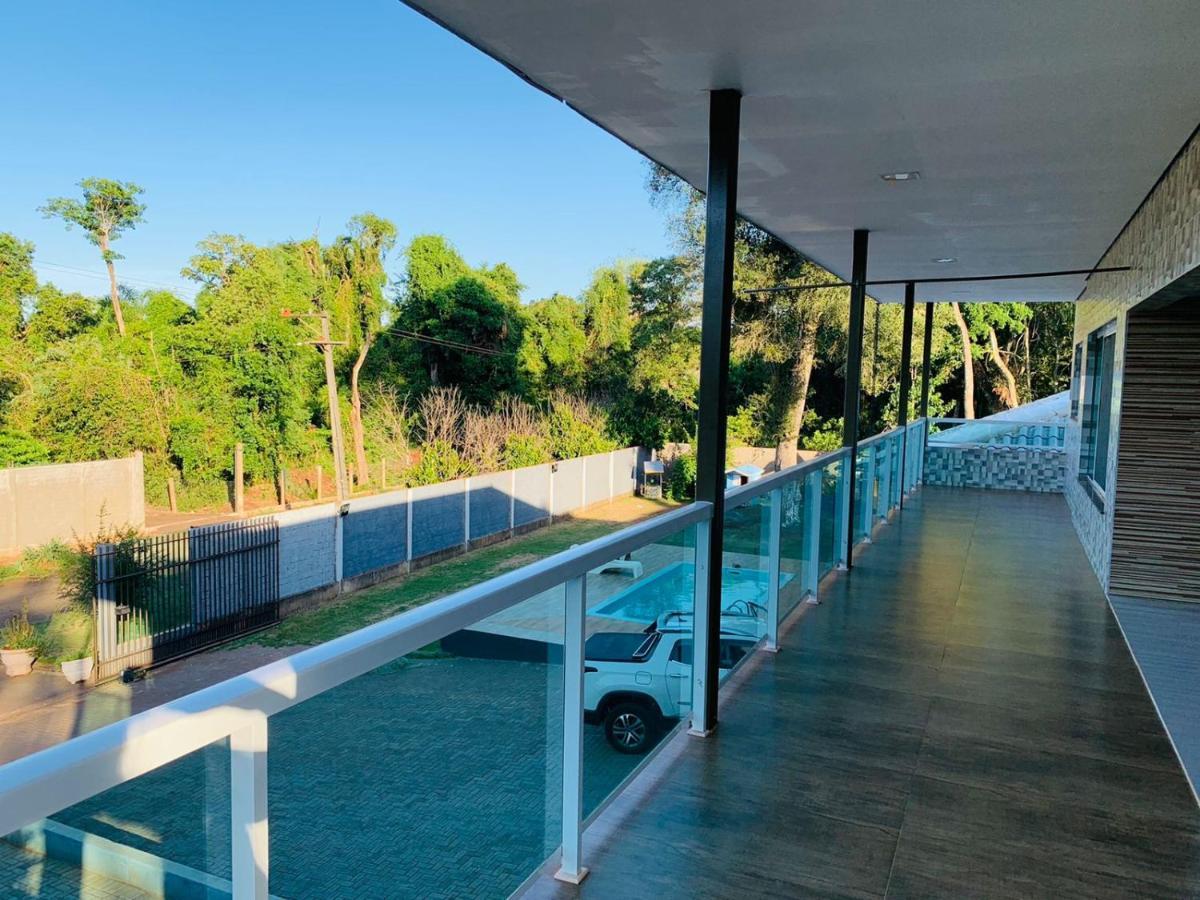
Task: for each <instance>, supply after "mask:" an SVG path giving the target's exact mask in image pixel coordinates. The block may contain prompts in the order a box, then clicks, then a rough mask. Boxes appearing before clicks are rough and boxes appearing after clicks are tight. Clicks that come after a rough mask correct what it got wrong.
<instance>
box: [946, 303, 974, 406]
mask: <svg viewBox="0 0 1200 900" xmlns="http://www.w3.org/2000/svg"><path fill="white" fill-rule="evenodd" d="M950 308H951V309H952V310H953V311H954V323H955V325H957V326H958V333H959V339H960V340H961V342H962V373H963V418H965V419H973V418H975V357H974V354H973V352H972V345H971V329H970V327H968V325H967V319H966V317H965V316H964V315H963V311H962V308H961V307H960V306H959V305H958V302H957V301H955V302H953V303H951V304H950Z"/></svg>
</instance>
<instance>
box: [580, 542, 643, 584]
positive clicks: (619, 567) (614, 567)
mask: <svg viewBox="0 0 1200 900" xmlns="http://www.w3.org/2000/svg"><path fill="white" fill-rule="evenodd" d="M578 546H579V545H578V544H572V545H571V549H572V550H574V549H575V548H576V547H578ZM644 571H645V567H644V566H643V565H642V564H641V563H640V562H638V561H637V560H636V559H634V558H633V557H632V556H631V555H630V554H626V555H625V556H624V557H623V558H622V559H614V560H610V561H609V562H606V563H605V564H604V565H602V566H596V568H594V569H589V570H588V574H589V575H601V574H603V573H605V572H611V573H612V574H614V575H628V576H630V577H631V578H635V579H636V578H641V577H642V572H644Z"/></svg>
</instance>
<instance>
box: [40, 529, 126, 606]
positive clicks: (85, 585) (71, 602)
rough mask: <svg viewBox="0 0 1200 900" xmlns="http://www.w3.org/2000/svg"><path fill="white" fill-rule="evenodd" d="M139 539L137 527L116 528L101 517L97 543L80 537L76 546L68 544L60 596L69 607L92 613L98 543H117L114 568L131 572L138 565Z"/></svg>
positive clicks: (65, 550)
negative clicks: (135, 554)
mask: <svg viewBox="0 0 1200 900" xmlns="http://www.w3.org/2000/svg"><path fill="white" fill-rule="evenodd" d="M137 540H138V533H137V529H135V528H113V527H112V526H110V525H106V524H105V523H104V522H103V521H101V525H100V529H99V531H97V533H96V537H95V540H94V542H93V543H88V542H87V541H84V540H82V539H80V538H76V539H75V546H74V547H71V548H64V549H63V551H62V552H61V557H60V559H61V561H60V563H59V577H60V578H61V580H62V585H61V587H60V588H59V591H58V596H59V599H61V600H62V601H63V602H64V603H65V604H66V605H67V607H68V608H70V609H73V610H76V611H78V612H82V613H85V614H87V615H89V616H90V615H91V614H92V603H93V601H94V599H95V597H96V552H95V545H96V544H116V546H117V552H116V559H115V560H114V566H115V569H114V571H116V572H128V571H132V569H133V568H134V563H133V561H132V556H133V545H134V542H135V541H137Z"/></svg>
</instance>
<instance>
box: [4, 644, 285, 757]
mask: <svg viewBox="0 0 1200 900" xmlns="http://www.w3.org/2000/svg"><path fill="white" fill-rule="evenodd" d="M301 649H304V648H302V647H259V646H253V645H252V646H247V647H238V648H235V649H232V650H214V651H212V652H209V653H201V654H197V655H196V656H190V657H188V658H186V659H181V660H179V661H177V662H173V663H167V664H166V665H164V666H161V667H159V668H157V669H152V670H151V671H150V672H148V673H147V674H146V677H145V679H144V680H142V681H136V682H134V683H133V684H122V683H121V682H119V681H112V682H108V683H107V684H103V685H100V686H99V687H96V688H90V689H89V688H83V687H79V686H72V685H68V684H67V682H66V680H65V679H64V678H63V677H62V675H59V674H56V673H53V672H33V673H31V674H30V675H26V676H23V677H21V678H12V679H8V681H9V682H11V684H5V685H4V687H5V693H4V694H2V695H0V697H3V698H4V699H5V700H6V701H7V700H8V698H9V697H16V694H15V691H17V690H20V691H23V692H24V693H23V694H22V697H21V699H22V700H23V701H24V702H23V703H22V705H21V706H19V707H17V708H16V709H10V710H9V711H8V712H7V713H6V712H5V711H4V710H3V709H0V765H3V764H4V763H6V762H12V761H13V760H14V759H20V758H21V757H22V756H28V755H29V754H30V753H35V752H36V751H38V750H44V749H45V748H47V747H53V746H54V745H55V744H60V743H62V742H63V741H65V740H69V739H70V738H73V737H75V736H76V735H80V734H84V733H86V732H88V731H93V730H95V729H96V728H99V727H101V726H102V725H108V724H109V723H111V722H117V721H119V720H121V719H124V718H125V717H126V716H131V715H133V714H134V713H138V712H141V711H142V710H146V709H151V708H153V707H155V706H160V705H162V704H163V703H169V702H170V701H171V700H174V699H176V698H178V697H182V696H183V695H185V694H190V693H192V692H193V691H197V690H199V689H200V688H203V687H208V686H209V685H211V684H216V683H217V682H220V681H224V680H225V679H226V678H232V677H233V676H234V675H241V674H242V673H244V672H249V671H250V670H251V669H256V668H258V667H259V666H262V665H266V664H267V663H269V662H274V661H275V660H277V659H282V658H283V657H285V656H288V655H289V654H292V653H295V652H296V651H297V650H301ZM44 700H49V701H50V703H49V704H48V705H46V704H44V703H43V701H44Z"/></svg>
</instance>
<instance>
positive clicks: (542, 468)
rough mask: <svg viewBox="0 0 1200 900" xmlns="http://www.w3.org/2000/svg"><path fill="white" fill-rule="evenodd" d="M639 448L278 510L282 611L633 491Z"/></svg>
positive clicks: (490, 541) (640, 459)
mask: <svg viewBox="0 0 1200 900" xmlns="http://www.w3.org/2000/svg"><path fill="white" fill-rule="evenodd" d="M646 458H647V454H646V453H645V451H643V450H642V448H640V447H626V448H624V449H620V450H614V451H612V452H611V453H597V454H595V455H593V456H587V457H581V458H579V459H571V460H563V461H561V462H557V463H544V464H542V465H539V466H530V467H528V468H524V469H514V470H511V471H507V472H495V473H490V474H487V475H476V476H472V477H470V478H460V479H458V480H457V481H447V482H443V483H441V484H430V485H423V486H421V487H415V488H405V489H402V490H397V491H388V492H387V493H383V494H375V495H373V496H370V497H357V498H354V499H353V500H351V501H350V502H349V503H347V504H345V507H344V512H343V509H340V508H339V507H338V506H337V505H336V504H332V503H326V504H322V505H320V506H310V507H304V508H302V509H297V510H291V511H289V512H284V513H278V514H276V516H275V518H276V519H277V520H278V522H279V580H280V585H279V594H280V597H281V598H283V599H284V600H285V601H289V602H285V603H284V606H283V610H284V614H285V615H286V614H288V613H291V612H295V611H299V610H301V609H305V608H307V607H309V606H312V605H315V604H317V603H320V602H322V601H324V600H326V599H329V598H330V597H332V596H336V595H337V594H339V593H341V592H342V591H343V590H345V589H351V588H356V587H362V586H365V585H368V584H371V583H374V582H376V581H380V580H382V579H384V578H390V577H392V576H394V575H398V574H401V573H403V572H405V571H411V570H412V569H414V568H419V567H421V566H423V565H428V564H430V563H432V562H436V561H438V560H441V559H445V558H447V557H450V556H454V555H457V554H459V553H463V552H465V551H466V550H468V549H470V548H471V547H472V546H482V545H485V544H489V543H492V542H494V541H497V540H502V539H504V538H506V537H511V536H512V535H514V534H522V533H524V532H526V531H529V530H531V529H533V528H537V527H540V526H541V525H547V524H549V523H550V522H551V521H552V520H553V519H554V518H556V517H559V516H566V515H570V514H571V513H574V512H578V511H579V510H582V509H584V508H586V507H589V506H595V505H596V504H598V503H607V502H608V501H610V500H612V499H614V498H616V497H621V496H624V495H628V494H632V493H633V492H634V491H635V490H636V488H637V482H638V475H639V472H638V470H639V467H640V465H641V462H642V460H643V459H646Z"/></svg>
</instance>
